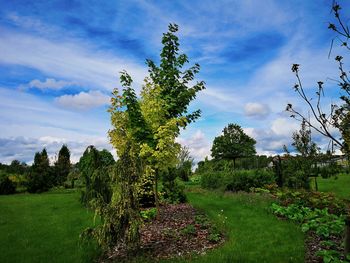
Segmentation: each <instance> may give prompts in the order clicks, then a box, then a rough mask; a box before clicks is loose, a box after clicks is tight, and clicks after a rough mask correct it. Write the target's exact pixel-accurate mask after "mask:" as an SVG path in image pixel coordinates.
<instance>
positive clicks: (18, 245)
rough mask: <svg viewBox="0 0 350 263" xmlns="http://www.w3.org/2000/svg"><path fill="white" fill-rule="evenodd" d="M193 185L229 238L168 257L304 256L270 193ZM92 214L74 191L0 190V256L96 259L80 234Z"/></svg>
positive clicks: (300, 240)
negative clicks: (221, 190) (216, 190)
mask: <svg viewBox="0 0 350 263" xmlns="http://www.w3.org/2000/svg"><path fill="white" fill-rule="evenodd" d="M190 190H191V191H189V192H188V198H189V200H190V202H191V203H192V204H193V205H194V206H195V207H196V208H198V209H200V210H203V211H204V212H205V213H206V214H208V216H209V217H210V218H211V220H213V222H215V223H216V224H217V225H218V226H219V227H220V228H221V229H222V230H223V231H224V233H225V235H226V238H227V241H226V242H225V243H224V244H223V245H221V246H220V247H219V248H217V249H214V250H211V251H208V252H207V253H206V255H202V256H193V257H187V258H176V259H172V260H166V261H164V262H204V263H205V262H208V263H209V262H210V263H212V262H214V263H216V262H218V263H220V262H269V263H273V262H303V261H304V235H303V234H302V233H301V231H300V229H299V227H298V226H296V225H294V224H292V223H291V222H288V221H283V220H278V219H277V218H276V217H275V216H273V215H272V214H271V213H270V212H269V211H268V207H269V205H270V203H271V200H270V199H268V198H267V197H264V196H258V195H253V194H245V193H241V194H229V195H224V194H220V193H213V192H209V191H205V190H201V189H200V188H197V187H190ZM92 217H93V215H92V214H91V213H90V212H88V211H87V210H85V209H84V208H82V207H81V205H80V204H79V201H78V193H76V192H60V193H45V194H22V195H12V196H1V197H0V233H1V235H0V262H92V261H93V257H94V256H96V255H97V250H96V249H95V248H94V247H90V248H87V247H80V246H79V234H80V233H81V231H82V229H84V228H85V227H87V226H89V225H90V224H91V223H92ZM225 217H227V219H224V218H225ZM223 221H225V222H223ZM134 262H154V260H153V259H145V258H141V259H140V258H138V259H135V261H134Z"/></svg>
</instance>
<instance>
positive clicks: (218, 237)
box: [208, 233, 221, 243]
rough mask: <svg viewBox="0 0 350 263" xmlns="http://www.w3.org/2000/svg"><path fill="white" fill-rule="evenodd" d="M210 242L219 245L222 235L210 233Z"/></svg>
mask: <svg viewBox="0 0 350 263" xmlns="http://www.w3.org/2000/svg"><path fill="white" fill-rule="evenodd" d="M208 240H209V241H210V242H212V243H218V242H219V241H220V240H221V235H220V233H210V234H209V236H208Z"/></svg>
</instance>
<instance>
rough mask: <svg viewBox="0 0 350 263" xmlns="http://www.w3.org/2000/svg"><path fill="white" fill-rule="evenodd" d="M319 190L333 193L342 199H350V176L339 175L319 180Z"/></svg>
mask: <svg viewBox="0 0 350 263" xmlns="http://www.w3.org/2000/svg"><path fill="white" fill-rule="evenodd" d="M317 184H318V190H319V191H321V192H333V193H334V194H335V195H336V196H338V197H340V198H345V199H350V175H349V174H339V175H338V176H336V177H330V178H325V179H324V178H317Z"/></svg>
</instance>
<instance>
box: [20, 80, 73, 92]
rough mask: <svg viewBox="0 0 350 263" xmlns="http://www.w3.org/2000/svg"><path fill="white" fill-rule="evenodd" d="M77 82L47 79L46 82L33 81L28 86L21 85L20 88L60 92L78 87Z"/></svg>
mask: <svg viewBox="0 0 350 263" xmlns="http://www.w3.org/2000/svg"><path fill="white" fill-rule="evenodd" d="M77 85H78V83H77V82H73V81H65V80H56V79H53V78H47V79H45V80H44V81H41V80H38V79H33V80H32V81H30V82H29V83H28V84H24V85H21V86H20V87H19V88H20V89H21V90H25V89H27V88H37V89H40V90H43V91H45V90H50V89H52V90H60V89H63V88H65V87H69V86H77Z"/></svg>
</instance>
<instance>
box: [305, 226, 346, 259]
mask: <svg viewBox="0 0 350 263" xmlns="http://www.w3.org/2000/svg"><path fill="white" fill-rule="evenodd" d="M327 240H330V241H332V242H334V244H335V245H334V247H333V248H330V247H327V246H325V245H324V244H322V241H324V240H323V239H322V238H321V237H320V236H318V235H316V233H315V232H312V231H309V232H308V233H307V236H306V239H305V262H306V263H321V262H323V259H322V257H320V256H317V252H319V251H321V250H329V249H333V250H335V251H338V252H339V253H341V254H342V252H343V251H341V250H339V249H340V248H341V247H342V241H343V238H342V237H339V236H330V237H329V238H328V239H327Z"/></svg>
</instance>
